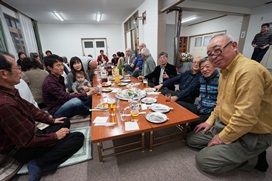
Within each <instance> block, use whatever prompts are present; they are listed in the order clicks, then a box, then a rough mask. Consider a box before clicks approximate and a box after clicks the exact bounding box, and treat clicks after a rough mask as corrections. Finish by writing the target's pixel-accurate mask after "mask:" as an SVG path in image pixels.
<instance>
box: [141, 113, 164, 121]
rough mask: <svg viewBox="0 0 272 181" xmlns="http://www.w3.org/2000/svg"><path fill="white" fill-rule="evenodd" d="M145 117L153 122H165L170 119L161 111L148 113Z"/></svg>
mask: <svg viewBox="0 0 272 181" xmlns="http://www.w3.org/2000/svg"><path fill="white" fill-rule="evenodd" d="M145 118H146V119H147V120H148V121H149V122H151V123H164V122H166V121H167V120H168V118H167V116H166V115H165V114H162V113H160V112H152V113H148V114H147V115H146V117H145Z"/></svg>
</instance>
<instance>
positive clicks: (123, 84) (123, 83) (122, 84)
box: [118, 82, 128, 86]
mask: <svg viewBox="0 0 272 181" xmlns="http://www.w3.org/2000/svg"><path fill="white" fill-rule="evenodd" d="M118 85H119V86H126V85H128V83H125V82H121V83H119V84H118Z"/></svg>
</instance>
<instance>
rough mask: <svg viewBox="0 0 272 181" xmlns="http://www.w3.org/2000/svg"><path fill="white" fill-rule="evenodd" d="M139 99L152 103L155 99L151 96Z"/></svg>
mask: <svg viewBox="0 0 272 181" xmlns="http://www.w3.org/2000/svg"><path fill="white" fill-rule="evenodd" d="M141 101H142V102H143V103H146V104H152V103H156V102H157V99H155V98H153V97H146V98H143V99H142V100H141Z"/></svg>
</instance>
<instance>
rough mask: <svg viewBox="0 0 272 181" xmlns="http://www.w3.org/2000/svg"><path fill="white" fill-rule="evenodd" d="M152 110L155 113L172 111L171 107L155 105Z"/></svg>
mask: <svg viewBox="0 0 272 181" xmlns="http://www.w3.org/2000/svg"><path fill="white" fill-rule="evenodd" d="M151 110H152V111H154V112H161V113H167V112H169V111H170V107H168V106H166V105H163V104H153V105H152V106H151Z"/></svg>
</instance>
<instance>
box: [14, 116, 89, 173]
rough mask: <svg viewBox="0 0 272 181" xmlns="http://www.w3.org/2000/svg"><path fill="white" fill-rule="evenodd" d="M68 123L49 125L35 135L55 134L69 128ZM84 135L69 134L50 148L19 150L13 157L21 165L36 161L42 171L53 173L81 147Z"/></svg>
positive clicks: (66, 121)
mask: <svg viewBox="0 0 272 181" xmlns="http://www.w3.org/2000/svg"><path fill="white" fill-rule="evenodd" d="M69 127H70V121H69V120H65V122H64V123H63V124H55V125H51V126H49V127H47V128H45V129H43V130H38V131H37V134H47V133H55V132H56V131H58V130H59V129H61V128H69ZM83 141H84V135H83V134H82V133H79V132H74V133H69V134H67V135H66V136H65V137H64V138H63V139H61V140H58V141H57V142H56V144H55V145H53V146H50V147H32V148H20V149H19V150H18V151H17V152H16V153H15V154H14V155H13V157H14V158H15V159H16V160H17V161H19V162H22V163H27V162H29V161H30V160H33V159H36V161H37V163H38V165H39V166H40V167H41V168H42V170H43V171H54V170H56V169H57V167H58V166H59V165H60V164H61V163H63V162H64V161H66V160H67V159H68V158H70V157H71V156H72V155H73V154H74V153H76V152H77V151H78V150H79V149H80V148H81V147H82V145H83Z"/></svg>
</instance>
